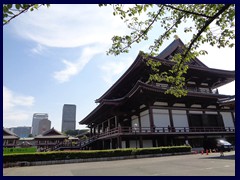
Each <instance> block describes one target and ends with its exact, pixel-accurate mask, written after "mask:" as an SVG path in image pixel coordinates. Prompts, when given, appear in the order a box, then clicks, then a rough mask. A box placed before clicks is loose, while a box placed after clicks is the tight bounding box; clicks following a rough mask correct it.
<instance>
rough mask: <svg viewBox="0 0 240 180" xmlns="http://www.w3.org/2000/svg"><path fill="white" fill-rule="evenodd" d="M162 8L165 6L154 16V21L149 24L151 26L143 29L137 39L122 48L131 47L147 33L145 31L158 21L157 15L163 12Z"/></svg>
mask: <svg viewBox="0 0 240 180" xmlns="http://www.w3.org/2000/svg"><path fill="white" fill-rule="evenodd" d="M162 9H163V6H162V7H161V8H160V9H159V11H158V13H157V14H156V16H155V17H154V19H153V21H152V22H151V24H149V26H148V27H147V28H146V29H145V30H144V31H143V33H142V34H140V35H139V36H138V38H137V39H135V40H133V41H132V42H131V44H129V45H127V46H125V47H124V48H123V49H122V50H124V49H126V48H128V47H131V45H132V44H133V43H135V42H137V41H138V40H139V39H140V38H141V37H142V36H143V35H144V34H145V32H147V31H148V30H149V29H150V27H151V26H152V25H153V23H154V22H155V21H156V19H157V17H158V16H159V14H160V13H161V11H162Z"/></svg>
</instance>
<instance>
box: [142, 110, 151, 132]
mask: <svg viewBox="0 0 240 180" xmlns="http://www.w3.org/2000/svg"><path fill="white" fill-rule="evenodd" d="M140 120H141V127H142V128H144V129H143V130H144V131H145V130H146V131H147V132H150V119H149V111H148V110H146V111H143V112H141V113H140Z"/></svg>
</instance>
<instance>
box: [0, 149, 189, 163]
mask: <svg viewBox="0 0 240 180" xmlns="http://www.w3.org/2000/svg"><path fill="white" fill-rule="evenodd" d="M190 151H191V147H190V146H169V147H154V148H137V149H136V148H126V149H111V150H84V151H83V150H79V151H52V152H36V153H34V154H33V153H24V154H23V153H21V154H4V155H3V163H6V162H18V161H28V162H33V161H53V160H66V159H87V158H101V157H117V156H130V155H144V154H164V153H176V152H190Z"/></svg>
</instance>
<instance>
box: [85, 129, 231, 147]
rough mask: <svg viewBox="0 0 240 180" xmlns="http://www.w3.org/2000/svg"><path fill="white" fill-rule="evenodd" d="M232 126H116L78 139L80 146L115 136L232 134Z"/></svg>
mask: <svg viewBox="0 0 240 180" xmlns="http://www.w3.org/2000/svg"><path fill="white" fill-rule="evenodd" d="M234 133H235V128H234V127H174V128H171V127H154V128H150V127H141V128H140V127H137V128H136V127H116V128H112V129H110V130H108V131H105V132H102V133H99V134H93V135H92V136H91V137H89V138H88V139H86V140H84V141H80V147H83V146H85V145H87V144H90V143H92V142H94V141H96V140H99V139H105V138H106V139H107V138H113V137H117V136H122V135H124V136H144V135H164V134H166V135H191V134H192V135H204V134H214V135H216V134H219V135H220V134H234Z"/></svg>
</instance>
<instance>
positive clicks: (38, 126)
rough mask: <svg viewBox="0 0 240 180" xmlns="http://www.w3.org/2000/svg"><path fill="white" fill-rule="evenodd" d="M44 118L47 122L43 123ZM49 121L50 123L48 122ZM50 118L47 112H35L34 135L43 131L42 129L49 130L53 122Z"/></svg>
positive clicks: (33, 121)
mask: <svg viewBox="0 0 240 180" xmlns="http://www.w3.org/2000/svg"><path fill="white" fill-rule="evenodd" d="M42 120H45V121H44V122H45V123H43V122H42V123H41V121H42ZM46 120H47V121H48V123H47V122H46ZM49 122H50V121H49V120H48V114H47V113H34V114H33V120H32V135H33V136H37V135H39V134H41V133H42V131H45V130H49V129H50V128H51V127H50V126H51V122H50V123H49Z"/></svg>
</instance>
